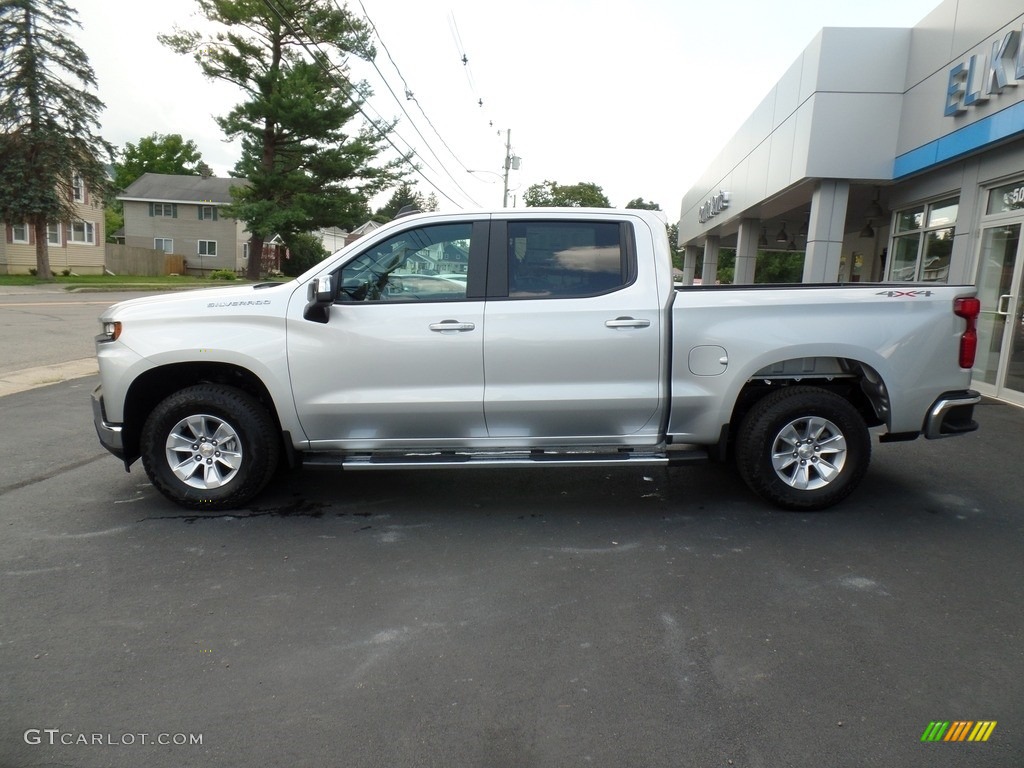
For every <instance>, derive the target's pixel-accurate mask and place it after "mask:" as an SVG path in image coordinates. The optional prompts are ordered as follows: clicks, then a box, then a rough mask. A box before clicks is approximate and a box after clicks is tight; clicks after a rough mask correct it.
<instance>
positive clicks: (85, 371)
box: [0, 357, 99, 397]
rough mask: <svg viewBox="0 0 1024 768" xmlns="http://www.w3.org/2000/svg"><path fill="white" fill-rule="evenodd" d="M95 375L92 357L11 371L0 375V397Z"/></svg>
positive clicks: (96, 367)
mask: <svg viewBox="0 0 1024 768" xmlns="http://www.w3.org/2000/svg"><path fill="white" fill-rule="evenodd" d="M97 373H99V368H98V366H97V364H96V358H94V357H86V358H83V359H81V360H71V361H70V362H67V363H55V364H53V365H40V366H37V367H35V368H25V369H23V370H20V371H11V372H9V373H3V374H0V397H4V396H5V395H13V394H15V393H17V392H25V391H27V390H29V389H35V388H37V387H45V386H49V385H50V384H57V383H59V382H62V381H68V380H70V379H79V378H82V377H83V376H93V375H95V374H97Z"/></svg>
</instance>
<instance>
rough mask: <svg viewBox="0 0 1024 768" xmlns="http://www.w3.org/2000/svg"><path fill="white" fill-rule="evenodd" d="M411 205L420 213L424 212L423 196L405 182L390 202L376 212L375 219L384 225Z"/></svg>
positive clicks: (396, 190) (399, 186)
mask: <svg viewBox="0 0 1024 768" xmlns="http://www.w3.org/2000/svg"><path fill="white" fill-rule="evenodd" d="M409 205H411V206H412V207H413V208H416V209H418V210H420V211H422V210H424V208H423V195H421V194H420V193H419V192H417V191H416V188H415V187H414V186H413V185H412V184H411V183H409V182H408V181H403V182H402V183H401V184H399V185H398V187H397V188H396V189H395V191H394V192H393V193H392V195H391V197H390V198H388V201H387V202H386V203H384V205H382V206H381V207H380V208H378V209H377V210H376V211H375V212H374V214H373V219H374V221H379V222H380V223H382V224H383V223H385V222H388V221H391V220H392V219H393V218H395V216H397V215H398V212H399V211H400V210H402V209H403V208H405V207H406V206H409Z"/></svg>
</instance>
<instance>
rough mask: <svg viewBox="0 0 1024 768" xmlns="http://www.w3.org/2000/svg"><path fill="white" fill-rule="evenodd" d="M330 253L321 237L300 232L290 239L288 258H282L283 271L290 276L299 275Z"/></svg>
mask: <svg viewBox="0 0 1024 768" xmlns="http://www.w3.org/2000/svg"><path fill="white" fill-rule="evenodd" d="M328 255H329V254H328V253H327V249H326V248H324V245H323V243H322V242H320V238H318V237H317V236H316V235H314V234H312V233H309V232H300V233H298V234H297V235H294V236H293V237H292V239H291V240H289V241H288V258H287V259H282V261H281V271H282V272H284V273H285V274H286V275H288V277H297V276H298V275H301V274H302V273H303V272H305V271H306V270H307V269H309V268H311V267H314V266H316V265H317V264H319V263H320V262H321V261H323V260H324V259H326V258H327V256H328Z"/></svg>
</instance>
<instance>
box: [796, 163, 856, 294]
mask: <svg viewBox="0 0 1024 768" xmlns="http://www.w3.org/2000/svg"><path fill="white" fill-rule="evenodd" d="M849 199H850V182H848V181H845V180H839V179H824V180H822V181H820V182H818V188H817V189H816V190H815V191H814V195H813V196H812V197H811V222H810V225H809V226H808V228H807V256H806V257H805V259H804V279H803V281H804V282H805V283H831V282H835V281H836V280H838V279H839V258H840V256H842V251H843V230H844V229H845V228H846V205H847V203H848V202H849Z"/></svg>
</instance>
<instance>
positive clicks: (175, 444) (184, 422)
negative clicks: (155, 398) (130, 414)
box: [141, 384, 281, 509]
mask: <svg viewBox="0 0 1024 768" xmlns="http://www.w3.org/2000/svg"><path fill="white" fill-rule="evenodd" d="M141 439H142V444H141V453H142V464H143V466H144V467H145V468H146V474H147V475H149V479H150V481H152V483H153V485H154V486H156V488H157V490H159V491H160V492H161V493H162V494H163V495H164V496H166V497H167V498H168V499H170V500H171V501H173V502H175V503H176V504H180V505H181V506H183V507H188V508H189V509H235V508H237V507H240V506H242V505H243V504H245V503H246V502H247V501H249V500H250V499H252V498H253V497H254V496H256V494H258V493H259V492H260V491H261V490H263V487H264V486H265V485H266V484H267V482H268V481H269V480H270V477H271V476H272V475H273V474H274V471H275V469H276V468H277V464H278V459H279V456H280V453H281V449H280V443H279V440H280V437H279V435H278V432H277V429H276V427H275V425H274V420H273V419H272V418H271V417H270V414H269V413H267V409H266V408H264V407H263V406H262V405H261V404H260V403H259V401H257V400H256V399H255V398H253V397H252V396H250V395H248V394H246V393H245V392H243V391H242V390H240V389H235V388H234V387H227V386H222V385H219V384H198V385H196V386H192V387H188V388H186V389H183V390H181V391H180V392H175V393H174V394H173V395H171V396H170V397H168V398H166V399H165V400H163V401H162V402H161V403H160V404H159V405H157V406H156V408H154V409H153V411H152V413H150V414H149V417H148V418H147V419H146V423H145V424H144V425H143V427H142V438H141Z"/></svg>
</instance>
